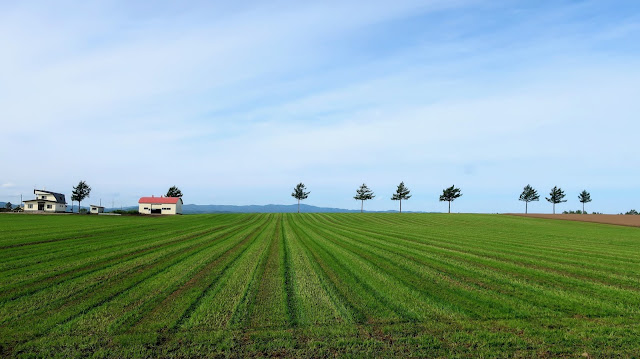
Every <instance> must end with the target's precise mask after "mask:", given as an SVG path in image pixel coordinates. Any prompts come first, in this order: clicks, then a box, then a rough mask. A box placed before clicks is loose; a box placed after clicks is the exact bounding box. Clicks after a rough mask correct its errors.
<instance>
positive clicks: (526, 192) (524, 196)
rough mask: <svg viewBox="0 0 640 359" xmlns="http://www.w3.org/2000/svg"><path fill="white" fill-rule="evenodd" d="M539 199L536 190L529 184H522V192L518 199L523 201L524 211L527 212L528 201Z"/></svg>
mask: <svg viewBox="0 0 640 359" xmlns="http://www.w3.org/2000/svg"><path fill="white" fill-rule="evenodd" d="M539 199H540V196H539V195H538V191H536V190H535V189H533V187H531V186H530V185H526V186H524V189H523V190H522V193H521V194H520V199H519V200H520V201H524V213H527V212H528V209H529V208H528V207H529V202H533V201H537V200H539Z"/></svg>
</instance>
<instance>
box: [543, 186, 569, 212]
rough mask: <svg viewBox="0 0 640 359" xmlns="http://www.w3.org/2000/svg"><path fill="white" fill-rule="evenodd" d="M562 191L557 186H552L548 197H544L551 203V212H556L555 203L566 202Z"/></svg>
mask: <svg viewBox="0 0 640 359" xmlns="http://www.w3.org/2000/svg"><path fill="white" fill-rule="evenodd" d="M564 197H565V194H564V191H563V190H562V189H561V188H558V187H557V186H553V188H552V189H551V192H549V197H545V199H546V200H547V201H549V202H551V203H553V214H556V204H558V203H562V202H566V201H567V200H566V199H563V198H564Z"/></svg>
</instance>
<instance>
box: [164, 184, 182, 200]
mask: <svg viewBox="0 0 640 359" xmlns="http://www.w3.org/2000/svg"><path fill="white" fill-rule="evenodd" d="M165 197H182V191H180V188H178V187H176V186H171V187H170V188H169V190H168V191H167V195H166V196H165Z"/></svg>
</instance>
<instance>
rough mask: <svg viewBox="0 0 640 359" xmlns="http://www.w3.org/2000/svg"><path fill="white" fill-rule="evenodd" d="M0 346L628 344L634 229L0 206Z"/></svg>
mask: <svg viewBox="0 0 640 359" xmlns="http://www.w3.org/2000/svg"><path fill="white" fill-rule="evenodd" d="M0 228H1V229H2V231H0V353H1V354H3V355H5V356H6V355H10V356H16V355H26V356H30V355H39V356H65V357H66V356H87V355H90V354H93V355H95V356H185V355H191V356H198V355H202V354H208V355H215V354H218V355H223V356H261V355H276V356H291V357H293V356H301V355H307V356H310V355H313V356H325V355H333V354H336V353H337V354H346V355H354V356H361V357H369V356H389V355H403V356H416V357H418V356H465V357H477V356H492V357H493V356H505V357H513V356H532V355H535V356H554V357H555V356H572V357H575V356H579V355H581V354H582V353H584V352H587V353H589V354H590V355H599V356H603V355H604V356H612V355H622V356H630V355H634V354H637V353H638V352H639V351H640V344H638V343H640V324H638V323H640V308H639V307H638V303H640V250H639V249H640V231H639V230H638V229H637V228H627V227H616V226H608V225H599V224H589V223H579V222H565V221H550V220H541V219H529V218H517V217H509V216H497V215H443V214H402V215H398V214H364V215H361V214H302V215H296V214H284V215H282V214H244V215H243V214H223V215H193V216H180V217H98V216H55V215H53V216H31V215H0Z"/></svg>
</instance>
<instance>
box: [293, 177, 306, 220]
mask: <svg viewBox="0 0 640 359" xmlns="http://www.w3.org/2000/svg"><path fill="white" fill-rule="evenodd" d="M306 189H307V188H306V187H305V186H304V184H303V183H302V182H300V183H298V184H297V185H296V186H295V187H294V188H293V193H291V197H293V198H295V199H297V200H298V213H300V201H301V200H303V199H307V197H309V193H311V192H305V190H306Z"/></svg>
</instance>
